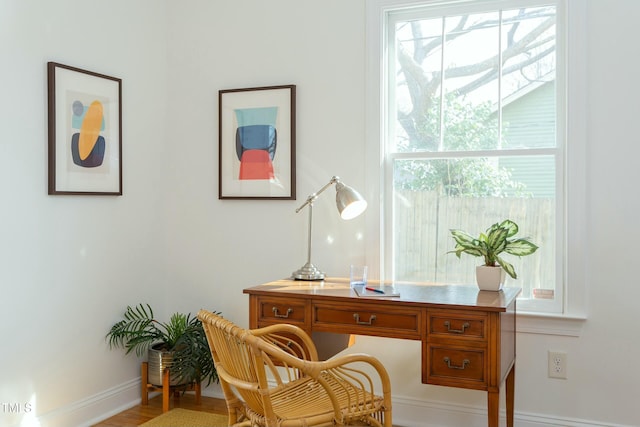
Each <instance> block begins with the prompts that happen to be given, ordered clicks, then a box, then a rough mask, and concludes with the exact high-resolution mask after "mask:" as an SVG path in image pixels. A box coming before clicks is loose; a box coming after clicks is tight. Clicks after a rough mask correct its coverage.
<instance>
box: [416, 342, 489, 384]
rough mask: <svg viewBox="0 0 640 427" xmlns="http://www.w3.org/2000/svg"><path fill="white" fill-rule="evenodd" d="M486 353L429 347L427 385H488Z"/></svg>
mask: <svg viewBox="0 0 640 427" xmlns="http://www.w3.org/2000/svg"><path fill="white" fill-rule="evenodd" d="M485 363H486V351H485V349H482V348H477V349H474V348H456V347H447V346H438V345H427V365H428V366H427V367H426V368H427V372H428V374H427V383H429V384H440V385H456V383H459V382H473V383H478V385H485V384H486V377H485V373H486V367H485Z"/></svg>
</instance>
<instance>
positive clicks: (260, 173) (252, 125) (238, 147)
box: [218, 85, 296, 200]
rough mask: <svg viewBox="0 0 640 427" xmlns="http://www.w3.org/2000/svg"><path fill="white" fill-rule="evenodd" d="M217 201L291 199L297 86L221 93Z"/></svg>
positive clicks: (293, 187) (293, 193) (293, 185)
mask: <svg viewBox="0 0 640 427" xmlns="http://www.w3.org/2000/svg"><path fill="white" fill-rule="evenodd" d="M218 104H219V105H218V107H219V129H218V130H219V158H218V162H219V165H218V166H219V167H218V171H219V174H218V198H219V199H281V200H293V199H295V186H296V180H295V141H296V87H295V85H285V86H268V87H256V88H246V89H226V90H220V91H219V97H218Z"/></svg>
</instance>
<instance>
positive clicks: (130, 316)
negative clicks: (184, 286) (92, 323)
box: [106, 304, 218, 386]
mask: <svg viewBox="0 0 640 427" xmlns="http://www.w3.org/2000/svg"><path fill="white" fill-rule="evenodd" d="M106 338H107V340H108V341H109V347H110V348H114V347H115V348H124V349H126V354H129V353H131V352H132V351H134V350H135V352H136V355H137V356H138V357H141V356H143V355H144V353H145V352H147V354H148V364H149V377H148V380H149V383H151V384H154V385H161V384H162V374H163V372H164V370H165V369H167V368H170V372H171V379H170V385H172V386H174V385H183V384H191V383H198V384H199V383H201V382H202V381H203V380H207V383H206V384H207V385H209V384H210V383H211V381H217V380H218V374H217V372H216V369H215V366H214V364H213V359H212V357H211V351H210V349H209V344H208V342H207V338H206V336H205V332H204V329H203V327H202V323H201V322H200V320H198V318H197V317H191V314H182V313H175V314H173V315H172V316H171V318H170V320H169V322H168V323H166V322H160V321H159V320H157V319H156V318H155V317H154V315H153V310H152V309H151V306H150V305H149V304H138V305H137V306H135V307H131V306H128V307H127V309H126V311H125V313H124V318H123V319H122V320H120V321H119V322H117V323H115V324H114V325H113V326H112V327H111V330H110V331H109V333H108V334H107V336H106Z"/></svg>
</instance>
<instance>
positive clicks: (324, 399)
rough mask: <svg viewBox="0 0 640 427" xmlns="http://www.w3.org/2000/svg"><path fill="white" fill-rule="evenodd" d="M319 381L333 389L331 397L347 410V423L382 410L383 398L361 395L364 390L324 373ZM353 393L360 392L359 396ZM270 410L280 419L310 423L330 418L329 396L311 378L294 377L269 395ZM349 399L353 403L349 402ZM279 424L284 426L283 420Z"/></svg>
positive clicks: (330, 403)
mask: <svg viewBox="0 0 640 427" xmlns="http://www.w3.org/2000/svg"><path fill="white" fill-rule="evenodd" d="M321 378H322V380H324V381H326V382H327V384H329V386H330V388H331V390H332V391H333V393H334V394H333V396H334V397H335V398H336V399H337V401H338V402H340V406H341V407H343V408H344V409H349V411H343V413H345V414H346V413H348V414H349V417H348V418H346V419H345V420H343V421H344V422H349V421H352V420H355V419H358V418H359V417H361V416H363V415H366V414H370V413H372V412H375V411H379V410H381V409H382V405H383V399H382V397H379V396H376V395H371V394H370V395H369V397H368V398H364V399H363V398H362V395H366V394H367V392H366V391H364V390H362V389H353V388H352V387H350V386H347V387H345V386H344V385H343V384H339V383H338V382H337V381H336V379H335V378H334V377H333V376H331V375H327V374H322V375H321ZM354 393H358V394H360V396H359V398H357V397H356V396H354V395H353V394H354ZM271 402H272V404H273V412H274V413H275V414H276V415H277V416H278V418H280V419H281V420H283V421H286V420H288V419H295V420H297V421H299V420H300V419H301V418H307V419H309V420H313V421H314V422H320V421H322V420H323V419H324V420H326V421H333V415H334V412H333V406H332V402H331V399H330V396H329V395H328V394H327V392H326V390H325V389H324V388H323V387H322V386H320V385H319V384H318V382H316V381H315V380H313V379H311V378H303V379H301V380H296V381H295V382H294V383H289V384H286V385H285V386H284V387H283V388H282V390H281V391H277V392H274V393H273V395H272V398H271ZM352 402H353V404H352ZM283 425H286V423H284V424H283Z"/></svg>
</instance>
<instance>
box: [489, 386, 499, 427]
mask: <svg viewBox="0 0 640 427" xmlns="http://www.w3.org/2000/svg"><path fill="white" fill-rule="evenodd" d="M499 402H500V389H498V390H497V391H489V392H488V393H487V416H488V424H487V425H488V427H499V426H500V404H499Z"/></svg>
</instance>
